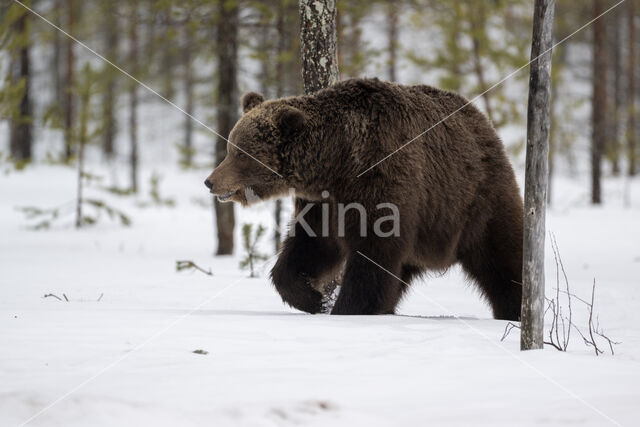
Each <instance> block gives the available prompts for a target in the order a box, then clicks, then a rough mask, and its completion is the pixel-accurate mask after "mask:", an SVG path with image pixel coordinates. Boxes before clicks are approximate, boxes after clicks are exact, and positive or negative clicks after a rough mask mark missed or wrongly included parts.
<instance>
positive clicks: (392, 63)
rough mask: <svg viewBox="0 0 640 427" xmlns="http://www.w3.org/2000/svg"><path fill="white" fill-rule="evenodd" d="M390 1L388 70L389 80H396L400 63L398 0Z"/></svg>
mask: <svg viewBox="0 0 640 427" xmlns="http://www.w3.org/2000/svg"><path fill="white" fill-rule="evenodd" d="M388 1H389V3H388V6H389V10H388V15H387V41H388V43H389V46H388V49H389V62H388V64H387V71H388V74H389V81H392V82H395V81H396V80H397V76H396V69H397V65H398V52H397V50H398V4H397V0H388Z"/></svg>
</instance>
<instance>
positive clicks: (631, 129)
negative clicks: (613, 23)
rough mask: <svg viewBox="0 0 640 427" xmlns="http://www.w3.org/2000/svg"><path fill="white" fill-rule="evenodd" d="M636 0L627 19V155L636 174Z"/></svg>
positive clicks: (629, 10)
mask: <svg viewBox="0 0 640 427" xmlns="http://www.w3.org/2000/svg"><path fill="white" fill-rule="evenodd" d="M634 3H635V2H634V0H630V1H627V9H628V12H627V19H628V20H629V25H628V27H629V30H628V31H629V56H628V59H627V61H628V62H627V80H628V82H629V83H628V86H629V87H628V88H627V96H628V97H629V98H628V101H627V104H628V108H629V111H628V116H627V157H628V161H629V168H628V171H627V172H628V174H629V176H634V175H635V174H636V173H637V163H636V162H637V159H636V144H637V141H636V118H635V116H636V112H637V109H636V96H637V94H636V26H635V15H636V11H635V5H634Z"/></svg>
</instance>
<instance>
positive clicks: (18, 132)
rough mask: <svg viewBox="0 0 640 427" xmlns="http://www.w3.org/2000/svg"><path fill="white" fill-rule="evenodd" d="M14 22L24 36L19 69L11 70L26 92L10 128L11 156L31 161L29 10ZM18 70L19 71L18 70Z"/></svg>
mask: <svg viewBox="0 0 640 427" xmlns="http://www.w3.org/2000/svg"><path fill="white" fill-rule="evenodd" d="M21 12H23V13H22V15H21V16H20V18H18V19H17V20H16V22H15V23H14V30H15V32H16V34H17V35H18V37H24V41H23V42H22V43H21V45H20V48H19V55H18V61H17V65H18V67H17V68H18V70H11V73H12V76H13V83H15V84H17V83H18V82H19V81H20V80H24V92H23V93H22V98H21V99H20V104H19V106H18V114H17V115H15V116H14V117H13V120H12V121H11V128H10V129H11V130H10V143H9V145H10V151H11V157H13V158H14V159H15V160H18V161H29V160H30V159H31V147H32V143H33V137H32V135H33V124H32V121H33V117H32V104H31V63H30V60H29V51H30V43H31V40H30V37H29V36H30V31H29V21H28V19H29V12H27V11H26V10H24V11H21ZM16 71H17V72H16Z"/></svg>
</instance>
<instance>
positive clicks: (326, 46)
mask: <svg viewBox="0 0 640 427" xmlns="http://www.w3.org/2000/svg"><path fill="white" fill-rule="evenodd" d="M300 39H301V42H302V45H301V51H302V84H303V87H304V91H305V93H307V94H310V93H313V92H316V91H318V90H320V89H323V88H326V87H328V86H331V85H332V84H334V83H336V82H337V81H338V51H337V37H336V2H335V0H326V1H324V2H320V1H317V0H300Z"/></svg>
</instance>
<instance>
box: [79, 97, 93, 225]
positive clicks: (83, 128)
mask: <svg viewBox="0 0 640 427" xmlns="http://www.w3.org/2000/svg"><path fill="white" fill-rule="evenodd" d="M90 96H91V95H90V89H87V90H86V92H84V91H83V93H82V94H81V97H80V101H81V102H80V117H79V119H80V126H79V130H78V182H77V191H76V228H80V227H82V225H83V223H84V219H83V215H82V204H83V203H84V200H83V194H82V189H83V183H84V152H85V147H86V145H87V126H88V121H89V98H90Z"/></svg>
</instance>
